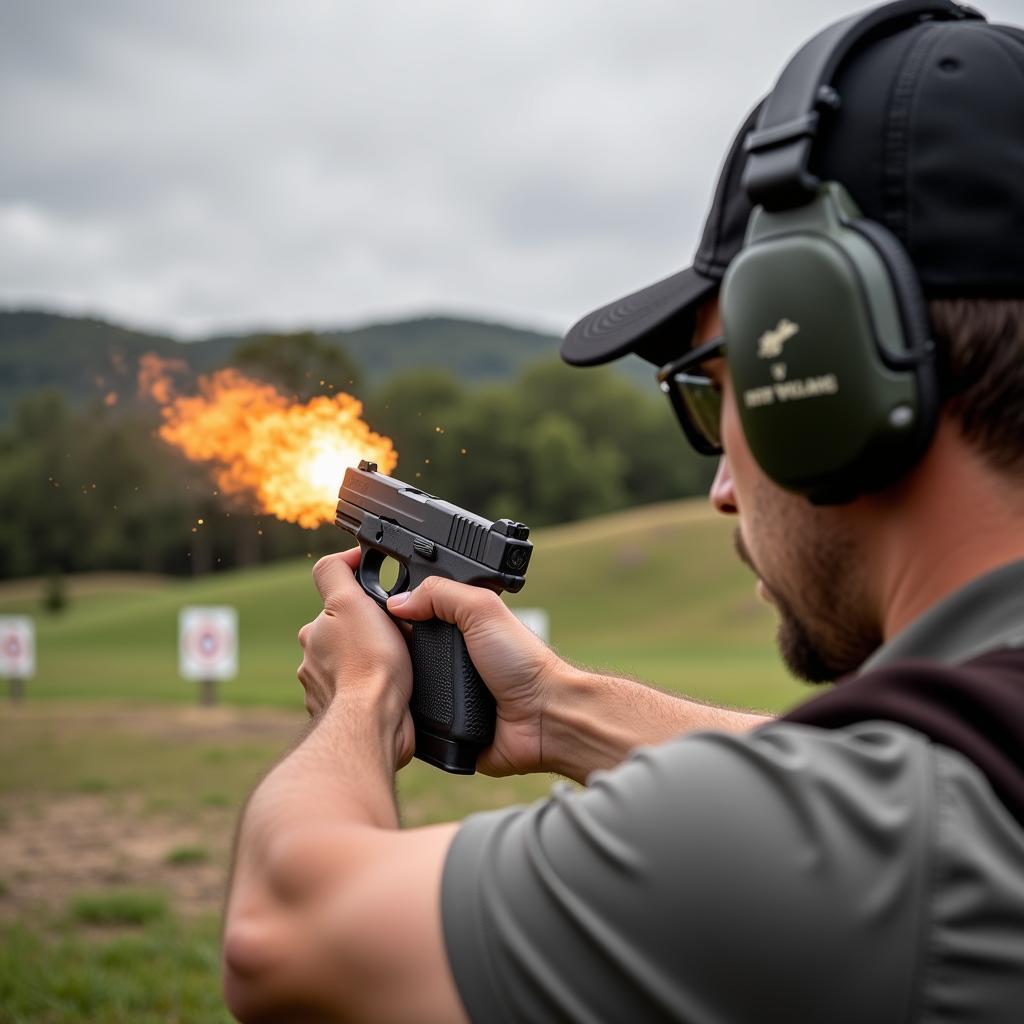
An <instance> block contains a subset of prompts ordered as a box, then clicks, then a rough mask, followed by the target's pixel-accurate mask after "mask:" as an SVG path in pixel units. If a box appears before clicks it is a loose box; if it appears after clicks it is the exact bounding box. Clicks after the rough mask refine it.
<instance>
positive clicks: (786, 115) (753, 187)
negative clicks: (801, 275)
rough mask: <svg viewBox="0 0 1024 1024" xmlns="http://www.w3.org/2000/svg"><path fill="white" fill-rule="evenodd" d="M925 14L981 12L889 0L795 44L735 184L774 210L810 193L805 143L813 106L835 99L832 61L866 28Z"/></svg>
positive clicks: (953, 16) (813, 129) (833, 103)
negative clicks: (741, 176) (799, 46)
mask: <svg viewBox="0 0 1024 1024" xmlns="http://www.w3.org/2000/svg"><path fill="white" fill-rule="evenodd" d="M929 19H935V20H940V21H954V20H956V21H964V20H981V21H984V20H985V16H984V15H983V14H981V12H980V11H976V10H975V9H974V8H972V7H965V6H963V5H961V4H958V3H954V2H953V0H897V2H896V3H891V4H887V5H886V6H884V7H879V8H875V9H873V10H870V11H867V12H866V13H864V14H854V15H851V16H850V17H849V18H845V19H844V20H843V21H839V22H836V24H834V25H830V26H829V27H828V28H826V29H823V30H822V31H821V32H819V33H818V34H817V35H816V36H814V37H813V38H812V39H811V40H809V41H808V42H807V43H805V44H804V46H802V47H801V48H800V49H799V50H798V51H797V53H796V55H795V56H794V57H793V58H792V60H790V62H789V64H787V65H786V67H785V69H784V70H783V72H782V74H781V75H780V76H779V80H778V82H777V83H776V85H775V88H774V89H773V90H772V93H771V95H770V96H769V97H768V100H767V102H766V103H765V105H764V109H763V110H762V112H761V118H760V120H759V122H758V126H757V129H756V130H755V131H753V132H751V133H750V134H749V135H748V136H747V141H746V150H747V152H748V154H749V156H748V158H747V164H746V169H745V171H744V174H743V187H744V188H745V189H746V191H747V193H748V195H749V196H750V199H751V201H752V203H753V204H754V205H755V206H756V205H761V206H764V207H765V209H768V210H779V209H786V208H788V207H793V206H799V205H801V204H803V203H805V202H808V201H809V200H811V199H813V198H814V196H815V195H816V194H817V190H818V186H819V185H820V182H819V180H818V179H817V178H816V177H815V176H814V175H813V174H811V173H810V171H809V170H808V165H809V162H810V156H811V147H812V145H813V143H814V137H815V135H816V134H817V131H818V125H819V121H820V112H821V109H822V108H833V109H834V108H836V107H838V105H839V102H840V98H839V96H838V94H837V93H836V92H835V90H834V89H833V88H832V79H833V77H834V76H835V74H836V72H837V70H838V69H839V66H840V64H842V62H843V60H844V59H845V58H846V57H847V55H848V54H849V53H850V52H851V51H852V50H853V49H854V48H855V47H856V46H858V45H859V44H860V43H862V42H864V41H865V40H866V39H868V38H869V37H870V36H872V35H873V34H875V33H878V32H882V31H891V30H894V29H896V28H898V27H899V26H900V25H901V24H907V23H913V22H915V21H926V20H929Z"/></svg>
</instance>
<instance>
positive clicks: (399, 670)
mask: <svg viewBox="0 0 1024 1024" xmlns="http://www.w3.org/2000/svg"><path fill="white" fill-rule="evenodd" d="M359 557H360V552H359V549H358V548H353V549H352V550H350V551H343V552H339V553H338V554H333V555H326V556H325V557H324V558H321V559H320V560H319V561H318V562H317V563H316V565H315V566H313V581H314V582H315V583H316V587H317V590H319V591H320V596H321V598H323V602H324V610H323V611H322V612H321V613H320V614H319V615H318V616H317V617H316V618H315V619H314V620H313V621H312V622H309V623H307V624H306V625H305V626H303V627H302V629H300V630H299V643H300V644H301V646H302V653H303V658H302V664H301V665H299V669H298V677H299V682H301V683H302V686H303V689H304V690H305V691H306V710H307V711H308V712H309V713H310V715H312V716H314V717H315V716H317V715H320V714H323V713H324V712H326V711H327V709H328V708H329V707H330V706H331V705H332V704H333V702H334V701H335V699H336V698H343V701H344V702H345V703H348V702H349V701H352V702H355V703H357V704H362V703H365V702H367V701H370V702H373V703H381V702H383V703H384V704H385V705H386V706H387V707H388V708H390V709H391V712H392V713H393V714H395V715H397V716H401V717H400V718H396V721H395V726H396V733H397V734H398V735H399V738H400V741H401V742H400V745H401V746H402V747H404V748H406V749H404V750H402V751H401V752H400V755H399V764H403V763H405V761H407V760H408V758H409V756H411V752H412V744H413V730H412V720H411V719H410V717H409V712H408V705H409V698H410V696H411V694H412V662H411V660H410V658H409V648H408V645H407V643H406V640H405V637H404V635H403V634H402V632H401V630H400V629H399V628H398V627H397V626H396V625H395V623H394V622H393V621H392V620H391V618H390V617H389V616H388V615H387V614H386V613H385V612H384V611H383V610H382V609H381V608H380V607H378V605H377V603H376V602H375V601H374V600H373V599H372V598H371V597H369V596H367V594H365V593H364V591H363V588H362V587H361V586H360V585H359V583H358V581H357V580H356V578H355V569H356V567H357V566H358V565H359Z"/></svg>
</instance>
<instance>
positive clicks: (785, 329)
mask: <svg viewBox="0 0 1024 1024" xmlns="http://www.w3.org/2000/svg"><path fill="white" fill-rule="evenodd" d="M799 330H800V325H799V324H795V323H793V321H792V320H789V319H786V318H783V319H782V320H780V321H779V322H778V323H777V324H776V325H775V326H774V327H773V328H772V329H771V330H770V331H765V332H764V334H762V335H761V337H760V338H758V339H757V354H758V357H759V358H761V359H778V358H779V356H781V355H782V346H783V345H785V344H786V342H787V341H789V339H790V338H792V337H793V335H794V334H796V333H797V332H798V331H799Z"/></svg>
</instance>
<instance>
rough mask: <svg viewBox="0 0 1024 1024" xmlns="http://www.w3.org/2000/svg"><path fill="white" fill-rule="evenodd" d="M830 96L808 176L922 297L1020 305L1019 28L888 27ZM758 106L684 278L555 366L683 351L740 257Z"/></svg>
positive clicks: (595, 316) (600, 320)
mask: <svg viewBox="0 0 1024 1024" xmlns="http://www.w3.org/2000/svg"><path fill="white" fill-rule="evenodd" d="M971 13H972V14H976V12H973V11H972V12H971ZM833 86H834V88H835V91H836V93H837V94H838V97H839V104H838V107H837V108H836V109H834V110H829V111H827V112H825V113H823V114H822V122H821V127H820V128H819V131H818V135H817V138H816V140H815V142H814V148H813V151H812V156H811V165H810V168H811V170H812V172H814V173H815V174H816V175H817V176H818V177H820V178H821V179H822V180H834V181H839V182H841V183H842V184H843V185H845V186H846V188H847V190H848V191H849V192H850V194H851V195H852V196H853V198H854V200H855V201H856V203H857V205H858V206H859V207H860V208H861V211H862V212H863V214H864V215H865V216H866V217H869V218H871V219H872V220H876V221H878V222H880V223H882V224H884V225H885V226H886V227H887V228H889V230H890V231H892V232H893V233H894V234H895V235H896V236H897V237H898V238H899V239H900V240H901V242H902V243H903V245H904V247H905V248H906V250H907V252H908V253H909V255H910V258H911V261H912V262H913V264H914V266H915V268H916V269H917V273H918V277H919V279H920V281H921V285H922V287H923V289H924V293H925V295H926V297H928V298H939V297H957V296H963V297H967V296H988V297H1009V296H1019V297H1024V29H1021V28H1016V27H1013V26H1008V25H992V24H989V23H988V22H986V21H984V20H980V19H978V20H963V21H956V20H954V21H937V20H923V21H918V22H915V23H913V24H910V25H909V26H908V25H907V24H906V23H901V24H898V25H896V26H893V27H891V28H890V31H889V32H888V33H887V34H885V35H882V36H880V37H878V36H876V37H875V38H873V39H871V41H870V42H869V43H867V44H865V45H864V46H862V47H861V48H860V49H858V50H855V51H854V52H853V53H852V54H851V55H850V56H849V57H848V58H847V59H846V61H844V63H843V64H841V65H840V67H839V69H838V72H837V74H836V75H835V76H834V79H833ZM763 106H764V102H763V101H762V103H760V104H758V106H757V107H756V108H755V109H754V110H753V111H752V112H751V114H750V115H749V116H748V117H747V118H746V120H745V121H744V123H743V125H742V126H741V127H740V130H739V132H738V133H737V134H736V137H735V139H734V140H733V143H732V145H731V147H730V149H729V153H728V155H727V156H726V159H725V163H724V165H723V167H722V171H721V174H720V175H719V179H718V183H717V185H716V188H715V194H714V199H713V201H712V204H711V210H710V212H709V213H708V217H707V220H706V222H705V224H704V232H703V235H702V237H701V241H700V245H699V246H698V248H697V252H696V255H695V256H694V259H693V265H692V266H690V267H687V268H686V269H685V270H681V271H679V272H678V273H675V274H672V275H671V276H670V277H666V278H664V279H663V280H661V281H658V282H657V283H655V284H652V285H650V286H649V287H647V288H643V289H641V290H640V291H638V292H634V293H633V294H631V295H627V296H624V297H623V298H621V299H617V300H616V301H615V302H611V303H609V304H608V305H606V306H602V307H601V308H600V309H597V310H595V311H594V312H592V313H589V314H588V315H587V316H585V317H583V319H581V320H580V321H578V322H577V323H576V324H575V325H574V326H573V327H571V328H570V329H569V332H568V333H567V334H566V336H565V340H564V341H563V342H562V348H561V353H562V358H563V359H564V360H565V361H566V362H568V363H572V364H574V365H577V366H591V365H595V364H598V363H606V362H610V361H611V360H613V359H618V358H619V357H621V356H624V355H626V354H627V353H630V352H635V353H636V354H637V355H639V356H641V357H642V358H644V359H646V360H647V361H648V362H651V363H654V364H655V365H658V366H660V365H663V364H664V363H667V362H669V361H670V360H671V359H673V358H675V357H676V356H679V355H680V354H682V352H684V351H685V350H686V349H687V348H689V346H690V340H691V336H692V333H693V326H694V319H695V317H696V311H697V308H698V307H699V306H700V304H701V303H702V302H703V301H704V300H705V299H707V298H709V297H710V296H712V295H714V294H715V292H716V291H717V289H718V287H719V285H720V283H721V281H722V278H723V277H724V275H725V271H726V268H727V267H728V265H729V263H730V262H731V261H732V259H733V258H734V257H735V256H736V255H737V254H738V253H739V251H740V249H741V248H742V247H743V237H744V234H745V231H746V225H747V220H748V218H749V216H750V213H751V209H752V204H751V201H750V199H749V197H748V196H747V194H746V191H745V190H744V189H743V187H742V184H741V180H742V177H743V170H744V165H745V163H746V158H747V154H746V151H745V149H744V143H745V142H746V139H747V136H748V134H749V133H750V132H751V131H752V130H753V129H754V128H755V127H756V126H757V122H758V117H759V115H760V111H761V109H762V107H763Z"/></svg>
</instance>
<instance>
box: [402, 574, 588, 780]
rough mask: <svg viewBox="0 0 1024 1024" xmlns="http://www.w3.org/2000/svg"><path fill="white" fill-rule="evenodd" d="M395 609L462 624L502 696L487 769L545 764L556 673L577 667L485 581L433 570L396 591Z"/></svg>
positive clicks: (523, 769) (531, 768) (482, 766)
mask: <svg viewBox="0 0 1024 1024" xmlns="http://www.w3.org/2000/svg"><path fill="white" fill-rule="evenodd" d="M388 610H389V611H390V612H391V613H392V614H394V615H396V616H400V617H401V618H403V619H407V620H409V621H416V622H422V621H424V620H426V619H434V618H437V619H442V620H444V621H445V622H452V623H454V624H455V625H456V626H458V628H459V630H460V631H461V632H462V634H463V636H465V638H466V647H467V649H468V650H469V656H470V657H471V658H472V659H473V664H474V665H476V668H477V671H478V672H479V673H480V676H481V678H482V679H483V681H484V683H485V684H486V686H487V688H488V689H489V690H490V691H491V693H493V694H494V697H495V700H496V702H497V719H496V722H495V732H494V743H493V744H492V745H491V746H490V747H488V748H487V750H485V751H484V752H483V753H482V754H481V755H480V759H479V760H478V761H477V769H478V770H479V771H481V772H482V773H483V774H485V775H514V774H524V773H527V772H536V771H543V770H544V762H543V745H542V742H541V737H542V727H543V724H544V711H545V708H546V706H547V702H548V694H549V690H550V688H551V686H552V683H553V680H554V678H555V676H557V675H558V674H559V673H561V672H571V671H572V668H571V666H569V665H566V664H565V663H564V662H563V661H561V659H559V658H558V657H557V656H556V655H555V653H554V652H553V651H552V650H551V649H550V648H549V647H547V645H546V644H544V643H543V642H542V641H541V640H540V639H539V638H538V637H537V636H536V635H535V634H533V633H532V632H530V630H529V629H527V628H526V626H524V625H523V624H522V623H521V622H520V621H519V620H518V619H517V618H516V617H515V616H514V615H513V614H512V612H510V611H509V610H508V608H506V607H505V605H504V604H503V602H502V600H501V598H499V597H498V595H497V594H495V593H493V592H492V591H490V590H485V589H484V588H483V587H472V586H468V585H467V584H464V583H456V582H454V581H453V580H446V579H442V578H440V577H438V576H432V577H431V578H430V579H428V580H425V581H424V582H423V583H422V584H421V585H420V586H418V587H417V588H416V589H415V590H412V591H409V592H407V593H404V594H396V595H395V596H394V597H392V598H391V599H390V600H389V601H388Z"/></svg>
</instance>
